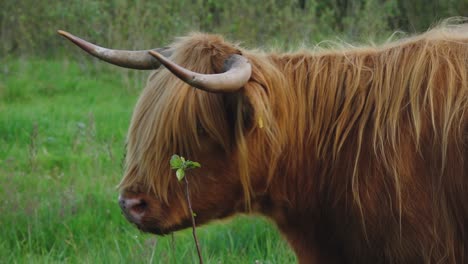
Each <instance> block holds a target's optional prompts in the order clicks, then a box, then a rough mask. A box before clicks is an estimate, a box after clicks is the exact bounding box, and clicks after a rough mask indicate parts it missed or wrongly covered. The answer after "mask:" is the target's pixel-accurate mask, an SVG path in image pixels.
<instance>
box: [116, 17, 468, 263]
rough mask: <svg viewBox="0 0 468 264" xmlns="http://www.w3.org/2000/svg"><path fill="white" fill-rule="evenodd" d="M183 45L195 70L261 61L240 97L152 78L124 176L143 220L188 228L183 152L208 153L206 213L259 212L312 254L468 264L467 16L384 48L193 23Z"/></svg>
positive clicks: (180, 49)
mask: <svg viewBox="0 0 468 264" xmlns="http://www.w3.org/2000/svg"><path fill="white" fill-rule="evenodd" d="M171 48H172V49H173V50H174V53H173V55H172V57H171V59H172V60H173V61H175V62H176V63H178V64H180V65H182V66H184V67H186V68H188V69H190V70H193V71H197V72H201V73H217V72H220V71H221V69H222V63H223V61H224V59H226V58H227V57H228V56H229V55H230V54H234V53H237V54H242V55H244V56H245V57H247V58H248V59H249V60H250V62H251V64H252V69H253V73H252V77H251V79H250V81H249V82H248V83H247V84H246V85H245V87H244V88H243V89H241V91H240V92H238V93H235V94H227V95H222V94H210V93H207V92H204V91H200V90H196V89H194V88H191V87H189V86H188V85H187V84H185V83H183V82H182V81H180V80H178V79H177V78H176V77H175V76H173V75H172V74H171V73H170V72H168V71H167V70H166V69H160V70H158V71H156V72H155V73H154V74H153V75H151V77H150V78H149V81H148V84H147V86H146V88H145V89H144V91H143V93H142V95H141V97H140V99H139V101H138V103H137V106H136V108H135V111H134V115H133V118H132V123H131V126H130V130H129V133H128V150H127V158H126V173H125V176H124V178H123V180H122V182H121V184H120V187H121V189H122V192H123V193H126V194H127V195H140V196H142V197H144V199H146V200H147V201H148V204H149V213H148V215H146V216H145V217H144V220H143V224H142V226H141V227H140V228H142V229H143V230H146V231H150V232H154V233H167V232H171V231H174V230H178V229H181V228H184V227H188V226H189V224H190V222H188V221H187V219H189V214H188V210H187V206H186V205H185V202H184V196H183V191H182V188H181V186H180V184H179V183H178V182H177V180H176V179H175V177H174V175H173V172H172V171H171V170H170V167H169V162H168V161H169V158H170V156H171V155H172V154H174V153H180V154H182V155H184V156H186V157H188V158H190V159H192V160H197V161H199V162H201V164H202V166H203V167H202V169H199V170H196V171H194V172H193V175H190V176H189V177H190V178H189V179H190V180H191V188H192V189H191V196H192V200H193V203H194V210H195V212H197V221H198V223H200V224H202V223H205V222H208V221H209V220H212V219H219V218H223V217H226V216H229V215H232V214H234V213H236V212H246V211H247V212H250V211H254V212H259V213H261V214H263V215H266V216H268V217H270V218H271V219H273V221H274V222H275V223H276V224H277V225H278V227H279V229H280V230H281V231H282V232H283V234H284V235H285V236H286V238H287V239H288V241H289V242H290V244H291V246H292V247H293V249H294V250H295V252H296V254H297V256H298V259H299V261H300V262H301V263H316V262H317V263H332V262H338V263H466V262H468V255H467V254H468V242H467V241H468V233H467V232H468V25H453V26H450V25H443V26H439V27H437V28H435V29H433V30H430V31H429V32H427V33H425V34H422V35H419V36H416V37H411V38H407V39H403V40H400V41H396V42H391V43H388V44H385V45H383V46H381V47H360V48H341V49H333V50H322V51H313V52H311V51H302V52H297V53H288V54H278V53H262V52H259V51H247V50H243V49H241V48H239V47H238V46H237V45H233V44H230V43H228V42H225V41H224V40H223V39H222V38H221V37H219V36H213V35H206V34H192V35H190V36H188V37H185V38H181V39H179V40H177V41H176V42H175V43H174V44H172V45H171Z"/></svg>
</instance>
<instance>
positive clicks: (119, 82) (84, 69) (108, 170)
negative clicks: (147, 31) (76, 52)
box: [0, 59, 295, 263]
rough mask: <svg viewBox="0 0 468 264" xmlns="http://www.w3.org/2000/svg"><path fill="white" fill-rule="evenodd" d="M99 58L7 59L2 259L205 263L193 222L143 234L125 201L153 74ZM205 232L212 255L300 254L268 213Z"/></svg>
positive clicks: (270, 258)
mask: <svg viewBox="0 0 468 264" xmlns="http://www.w3.org/2000/svg"><path fill="white" fill-rule="evenodd" d="M90 61H91V60H90ZM90 61H88V62H84V63H77V62H70V61H68V60H66V59H62V60H60V59H55V60H50V59H48V60H44V59H30V60H27V61H26V60H22V59H11V60H8V61H6V63H4V64H3V65H1V69H0V70H1V71H2V74H1V76H2V77H1V79H0V193H1V194H2V202H1V203H0V226H1V228H0V237H1V239H0V263H64V262H66V263H197V262H198V257H197V256H196V250H195V246H194V242H193V238H192V234H191V230H185V231H181V232H177V233H175V234H174V235H173V236H171V235H169V236H165V237H157V236H154V235H148V234H143V233H141V232H139V231H138V230H137V229H136V228H135V227H134V226H132V225H131V224H130V223H128V222H127V221H126V220H125V218H124V217H123V216H122V215H121V213H120V208H119V207H118V204H117V195H118V192H117V189H116V185H117V184H118V182H119V180H120V178H121V174H122V159H123V155H124V144H125V135H126V130H127V127H128V123H129V119H130V116H131V112H132V108H133V105H134V104H135V102H136V99H137V96H138V94H139V92H140V89H141V88H142V87H143V86H144V83H145V77H146V75H147V74H148V73H147V72H145V73H144V72H134V71H127V70H123V69H116V68H115V67H112V66H107V65H106V66H101V65H96V64H93V61H91V62H90ZM168 162H169V161H168ZM198 236H199V239H200V243H201V247H202V254H203V256H204V259H205V262H206V263H255V262H256V261H258V263H292V262H294V261H295V257H294V255H293V253H292V252H291V251H290V250H289V248H288V246H287V244H286V243H285V242H284V241H283V240H281V238H280V235H279V234H278V232H277V231H276V230H275V228H274V227H273V226H272V225H271V224H270V223H269V222H268V221H267V220H265V219H262V218H260V217H247V216H240V217H236V218H234V219H231V220H227V221H223V222H218V223H213V224H210V225H208V226H206V227H201V228H199V229H198Z"/></svg>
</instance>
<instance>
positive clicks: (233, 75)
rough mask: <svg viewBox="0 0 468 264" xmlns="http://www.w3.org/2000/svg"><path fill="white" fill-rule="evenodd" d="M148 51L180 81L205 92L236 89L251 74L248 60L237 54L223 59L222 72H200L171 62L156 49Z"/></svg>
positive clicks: (221, 91) (222, 91)
mask: <svg viewBox="0 0 468 264" xmlns="http://www.w3.org/2000/svg"><path fill="white" fill-rule="evenodd" d="M149 53H150V54H151V55H152V56H154V57H155V58H156V59H158V61H159V62H161V63H162V64H163V65H164V66H166V68H167V69H168V70H170V71H171V72H172V73H173V74H174V75H176V76H177V77H179V78H180V79H181V80H182V81H184V82H186V83H188V84H190V85H191V86H193V87H196V88H198V89H201V90H204V91H207V92H212V93H230V92H235V91H238V90H239V89H240V88H242V87H243V86H244V85H245V84H246V83H247V82H248V81H249V79H250V76H251V75H252V66H251V65H250V63H249V61H248V60H247V59H246V58H245V57H243V56H241V55H238V54H234V55H231V56H230V57H229V58H228V59H227V60H226V61H224V67H223V70H224V72H223V73H218V74H201V73H196V72H192V71H190V70H187V69H185V68H183V67H181V66H179V65H177V64H175V63H173V62H172V61H170V60H168V59H167V58H166V57H164V56H163V55H161V54H160V53H158V52H157V51H154V50H151V51H149Z"/></svg>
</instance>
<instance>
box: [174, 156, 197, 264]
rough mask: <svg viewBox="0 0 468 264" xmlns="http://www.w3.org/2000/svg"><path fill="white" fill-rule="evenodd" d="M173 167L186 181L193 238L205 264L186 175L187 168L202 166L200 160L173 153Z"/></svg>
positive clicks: (178, 176) (179, 177)
mask: <svg viewBox="0 0 468 264" xmlns="http://www.w3.org/2000/svg"><path fill="white" fill-rule="evenodd" d="M170 164H171V168H172V169H173V170H176V177H177V180H178V181H182V180H183V181H184V182H185V198H186V199H187V204H188V207H189V210H190V216H191V217H192V234H193V239H194V240H195V245H196V247H197V253H198V258H199V259H200V264H203V258H202V255H201V251H200V244H199V243H198V238H197V232H196V224H195V217H196V214H195V213H194V212H193V209H192V203H191V201H190V193H189V181H188V179H187V177H186V174H187V173H186V170H189V169H195V168H200V167H201V165H200V163H198V162H195V161H191V160H185V158H184V157H181V156H179V155H173V156H172V157H171V161H170Z"/></svg>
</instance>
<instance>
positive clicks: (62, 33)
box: [57, 30, 75, 39]
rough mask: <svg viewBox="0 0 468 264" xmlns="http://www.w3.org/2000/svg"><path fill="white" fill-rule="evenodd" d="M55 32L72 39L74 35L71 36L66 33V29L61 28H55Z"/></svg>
mask: <svg viewBox="0 0 468 264" xmlns="http://www.w3.org/2000/svg"><path fill="white" fill-rule="evenodd" d="M57 33H58V34H59V35H60V36H62V37H65V38H67V39H72V38H73V37H75V36H73V35H72V34H70V33H68V32H67V31H63V30H57Z"/></svg>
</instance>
